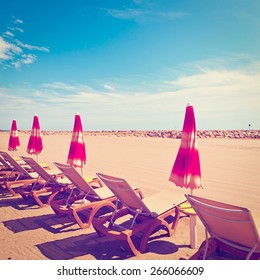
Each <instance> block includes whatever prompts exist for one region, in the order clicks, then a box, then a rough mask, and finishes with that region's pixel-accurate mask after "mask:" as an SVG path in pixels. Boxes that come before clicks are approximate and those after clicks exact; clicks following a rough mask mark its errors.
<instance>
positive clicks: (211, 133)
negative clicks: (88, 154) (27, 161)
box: [20, 130, 260, 139]
mask: <svg viewBox="0 0 260 280" xmlns="http://www.w3.org/2000/svg"><path fill="white" fill-rule="evenodd" d="M20 132H22V133H26V134H30V131H20ZM70 133H71V131H42V135H53V134H64V135H66V134H70ZM84 135H89V136H115V137H144V138H170V139H180V138H181V135H182V131H179V130H109V131H106V130H102V131H84ZM197 137H198V138H229V139H260V130H198V131H197Z"/></svg>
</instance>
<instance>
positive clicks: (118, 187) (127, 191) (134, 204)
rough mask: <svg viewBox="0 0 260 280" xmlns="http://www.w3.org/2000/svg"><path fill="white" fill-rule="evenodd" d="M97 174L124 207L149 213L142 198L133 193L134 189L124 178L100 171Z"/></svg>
mask: <svg viewBox="0 0 260 280" xmlns="http://www.w3.org/2000/svg"><path fill="white" fill-rule="evenodd" d="M97 176H98V177H99V178H100V179H101V181H103V182H104V184H105V185H106V186H107V187H108V188H109V189H110V190H111V191H112V192H113V193H114V194H115V196H116V197H117V198H118V199H119V200H120V201H121V203H123V204H124V205H125V206H126V207H128V208H130V209H132V210H133V211H135V212H140V213H148V214H150V213H151V211H150V210H149V209H148V207H147V206H146V205H145V204H144V202H143V201H142V199H141V198H140V197H139V196H138V195H137V194H136V193H135V191H134V190H133V189H132V188H131V186H130V185H129V184H128V183H127V182H126V181H125V180H124V179H121V178H117V177H113V176H109V175H105V174H101V173H97Z"/></svg>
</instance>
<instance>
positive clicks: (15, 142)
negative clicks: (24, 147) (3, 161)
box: [8, 120, 20, 156]
mask: <svg viewBox="0 0 260 280" xmlns="http://www.w3.org/2000/svg"><path fill="white" fill-rule="evenodd" d="M19 147H20V141H19V137H18V130H17V124H16V120H13V122H12V127H11V132H10V137H9V143H8V150H9V151H12V156H13V154H14V151H17V150H18V148H19Z"/></svg>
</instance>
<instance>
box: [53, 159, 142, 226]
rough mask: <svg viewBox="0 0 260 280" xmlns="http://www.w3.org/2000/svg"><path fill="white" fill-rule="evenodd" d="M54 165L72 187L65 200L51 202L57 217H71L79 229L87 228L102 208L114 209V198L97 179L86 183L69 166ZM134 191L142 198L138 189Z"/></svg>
mask: <svg viewBox="0 0 260 280" xmlns="http://www.w3.org/2000/svg"><path fill="white" fill-rule="evenodd" d="M54 164H55V165H56V166H57V167H58V168H59V169H60V170H61V171H62V172H63V173H64V175H65V176H66V177H67V178H69V180H70V181H71V182H72V183H73V186H74V188H73V189H72V190H71V193H70V194H69V195H68V197H67V198H65V199H60V200H56V199H53V200H52V201H51V207H52V209H53V210H54V212H55V213H56V214H57V215H58V216H67V215H72V216H73V217H74V219H75V220H76V222H77V223H78V225H79V226H80V227H81V228H88V227H90V226H91V223H92V220H93V218H94V217H95V216H96V215H97V214H98V212H102V211H101V209H102V208H103V210H105V208H106V209H107V210H110V212H111V211H113V210H114V209H115V208H116V205H115V204H114V203H113V202H115V201H116V197H115V196H114V194H113V193H112V192H111V191H110V189H109V188H108V187H106V186H103V185H102V184H101V182H100V180H99V179H98V178H94V179H92V181H89V182H88V181H86V180H85V179H84V178H83V177H82V176H81V175H80V174H79V173H78V171H77V170H76V169H75V168H74V167H72V166H71V165H69V164H62V163H57V162H54ZM135 191H136V192H138V193H139V195H140V196H142V194H141V191H140V190H139V189H136V190H135ZM84 214H85V215H84Z"/></svg>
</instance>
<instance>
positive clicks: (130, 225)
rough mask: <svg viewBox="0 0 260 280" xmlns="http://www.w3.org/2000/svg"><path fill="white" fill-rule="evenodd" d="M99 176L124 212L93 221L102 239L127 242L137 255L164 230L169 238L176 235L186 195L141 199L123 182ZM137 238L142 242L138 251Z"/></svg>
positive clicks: (166, 195)
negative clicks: (152, 237)
mask: <svg viewBox="0 0 260 280" xmlns="http://www.w3.org/2000/svg"><path fill="white" fill-rule="evenodd" d="M97 176H98V177H99V178H100V179H101V180H102V181H103V182H104V183H105V185H107V186H108V187H109V188H110V190H111V191H112V192H113V193H114V194H115V196H116V197H117V198H118V200H119V201H120V202H121V203H122V204H123V208H121V209H119V210H118V211H116V212H114V213H113V214H112V215H110V216H107V217H99V218H96V219H94V220H93V226H94V228H95V230H96V231H97V233H98V234H99V235H101V236H102V235H105V236H110V237H112V238H115V239H118V240H124V241H126V242H127V243H128V245H129V247H130V249H131V250H132V252H133V253H134V254H135V255H138V254H139V253H144V252H145V249H146V247H147V243H148V241H149V237H150V236H151V235H152V234H153V233H154V232H156V231H158V230H159V229H164V230H165V231H166V233H167V234H168V236H171V235H172V234H174V232H175V230H176V228H177V225H178V221H179V217H180V214H179V211H178V209H177V207H176V206H177V205H179V204H180V203H182V202H183V201H185V197H184V196H183V195H182V196H181V197H179V198H177V197H175V195H174V192H173V191H172V190H169V191H162V192H159V193H156V194H154V195H152V196H149V197H146V198H143V199H141V198H140V197H139V196H138V195H136V193H135V192H134V191H133V189H132V187H131V186H130V185H129V184H128V183H127V182H126V181H125V180H124V179H121V178H117V177H113V176H108V175H105V174H100V173H97ZM168 218H169V219H168ZM134 237H139V238H140V246H139V248H138V246H137V245H135V243H134Z"/></svg>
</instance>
